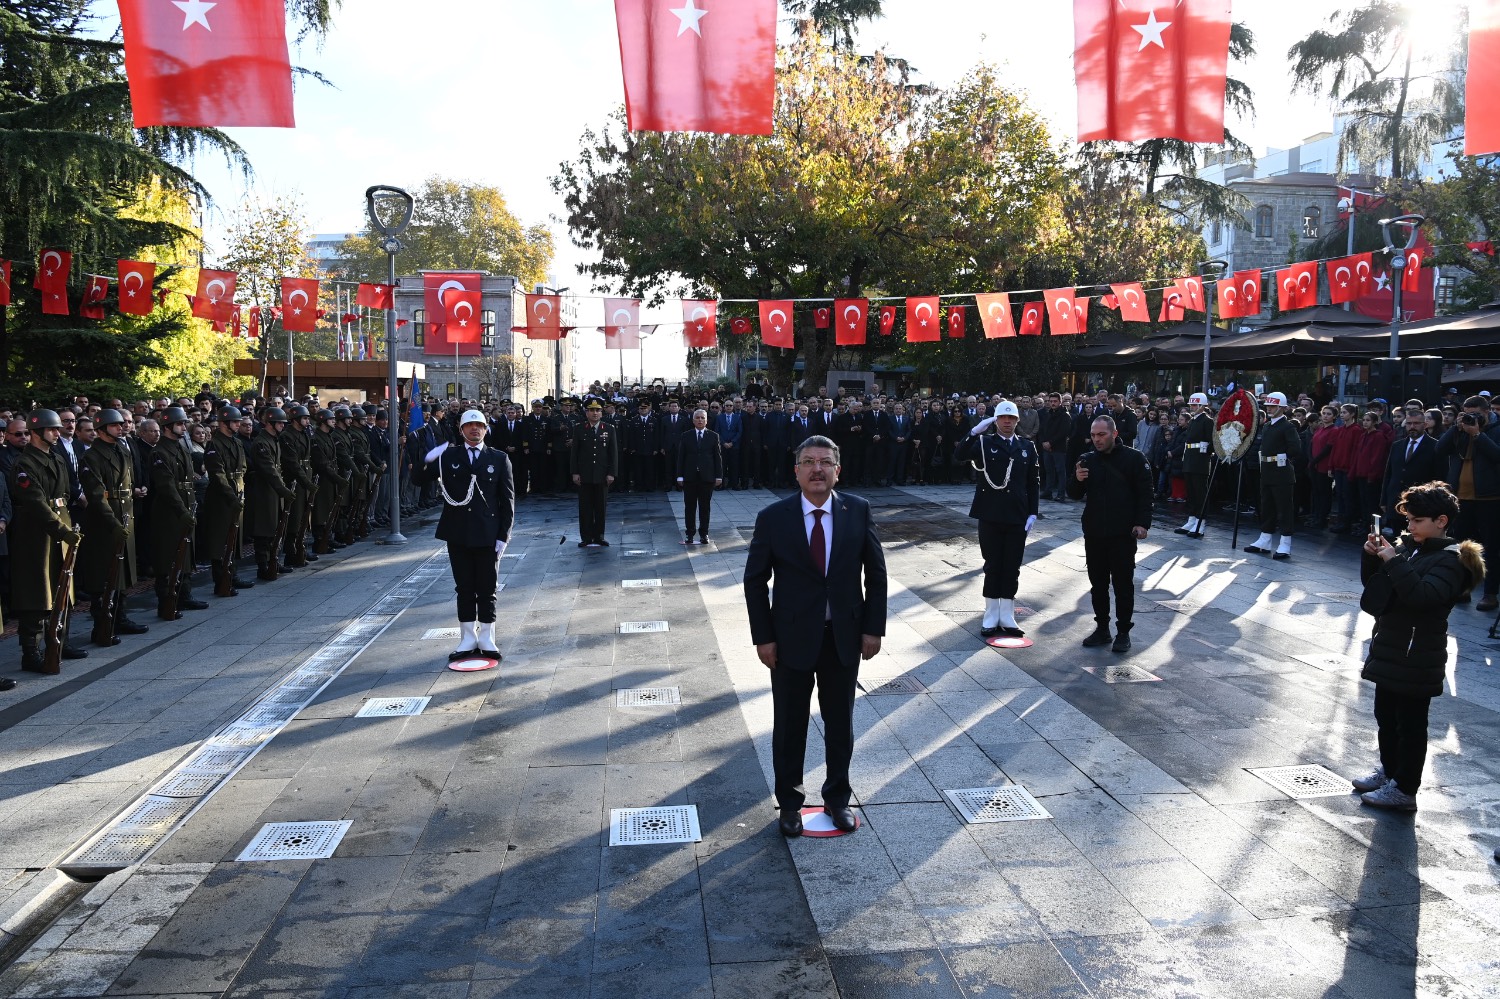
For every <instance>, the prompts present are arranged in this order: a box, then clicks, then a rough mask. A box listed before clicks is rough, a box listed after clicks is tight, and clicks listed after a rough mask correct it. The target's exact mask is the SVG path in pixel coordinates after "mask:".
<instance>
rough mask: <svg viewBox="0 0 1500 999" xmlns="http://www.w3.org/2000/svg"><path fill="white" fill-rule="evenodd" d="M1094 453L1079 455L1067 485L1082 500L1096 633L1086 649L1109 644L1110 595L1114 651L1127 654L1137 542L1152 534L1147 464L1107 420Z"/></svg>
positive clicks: (1093, 431)
mask: <svg viewBox="0 0 1500 999" xmlns="http://www.w3.org/2000/svg"><path fill="white" fill-rule="evenodd" d="M1089 436H1090V438H1091V439H1092V441H1093V445H1094V450H1093V451H1092V452H1090V453H1087V454H1084V455H1082V456H1080V458H1079V459H1078V463H1077V464H1076V465H1075V466H1074V468H1073V478H1072V479H1071V480H1070V481H1069V482H1068V495H1069V496H1071V497H1073V498H1074V499H1081V500H1083V501H1084V507H1083V555H1084V560H1085V563H1086V564H1087V566H1088V572H1089V592H1090V595H1091V596H1092V597H1093V602H1094V621H1095V628H1094V633H1093V634H1091V635H1089V637H1088V638H1085V639H1084V640H1083V644H1084V645H1085V646H1086V647H1088V648H1094V647H1096V646H1100V645H1107V644H1109V641H1110V634H1109V591H1110V589H1111V588H1113V589H1114V591H1115V622H1116V634H1115V638H1114V646H1113V648H1114V651H1115V652H1128V651H1130V629H1131V627H1132V625H1133V620H1132V619H1133V618H1134V615H1135V551H1136V543H1137V542H1139V541H1143V540H1145V537H1146V534H1147V532H1148V531H1150V530H1151V498H1152V496H1151V465H1150V464H1149V463H1148V462H1147V461H1146V456H1145V455H1143V454H1141V453H1140V452H1139V451H1137V450H1135V448H1129V447H1125V446H1124V445H1123V444H1121V443H1120V439H1119V437H1117V436H1116V435H1115V421H1114V420H1112V419H1110V418H1109V417H1108V416H1101V417H1098V418H1097V419H1095V420H1094V422H1093V425H1092V427H1091V428H1090V431H1089Z"/></svg>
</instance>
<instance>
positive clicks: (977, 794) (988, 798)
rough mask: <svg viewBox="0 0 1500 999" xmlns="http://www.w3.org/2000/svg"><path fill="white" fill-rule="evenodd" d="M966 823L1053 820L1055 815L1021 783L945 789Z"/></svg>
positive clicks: (945, 792)
mask: <svg viewBox="0 0 1500 999" xmlns="http://www.w3.org/2000/svg"><path fill="white" fill-rule="evenodd" d="M943 793H944V794H945V795H947V796H948V800H949V801H951V802H953V807H954V808H957V809H958V811H959V814H960V815H962V816H963V817H964V821H965V822H971V823H972V822H1020V821H1022V820H1025V819H1050V818H1052V815H1051V813H1050V812H1048V811H1047V810H1046V809H1045V808H1043V807H1042V806H1041V804H1040V803H1039V802H1038V801H1037V800H1036V799H1035V798H1033V797H1032V796H1031V792H1030V791H1028V790H1026V789H1025V788H1024V787H1021V786H1020V785H1018V784H1010V785H1007V786H1005V787H971V788H963V789H961V790H958V791H944V792H943Z"/></svg>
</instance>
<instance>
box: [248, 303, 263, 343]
mask: <svg viewBox="0 0 1500 999" xmlns="http://www.w3.org/2000/svg"><path fill="white" fill-rule="evenodd" d="M245 332H246V333H248V334H249V335H250V339H252V340H254V339H256V338H258V337H259V336H260V306H258V305H252V306H250V322H249V323H248V324H246V327H245Z"/></svg>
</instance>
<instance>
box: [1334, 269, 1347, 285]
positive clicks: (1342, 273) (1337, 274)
mask: <svg viewBox="0 0 1500 999" xmlns="http://www.w3.org/2000/svg"><path fill="white" fill-rule="evenodd" d="M1333 277H1334V280H1335V281H1337V282H1338V283H1339V287H1340V288H1347V287H1349V278H1350V274H1349V268H1347V267H1337V268H1335V269H1334V272H1333Z"/></svg>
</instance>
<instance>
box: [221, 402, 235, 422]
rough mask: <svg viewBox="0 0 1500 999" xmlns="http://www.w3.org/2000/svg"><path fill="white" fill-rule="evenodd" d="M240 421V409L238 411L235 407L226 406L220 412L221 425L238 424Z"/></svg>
mask: <svg viewBox="0 0 1500 999" xmlns="http://www.w3.org/2000/svg"><path fill="white" fill-rule="evenodd" d="M239 420H240V411H239V410H238V409H236V408H235V407H233V406H225V407H224V408H223V409H221V410H219V422H220V423H238V422H239Z"/></svg>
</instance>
